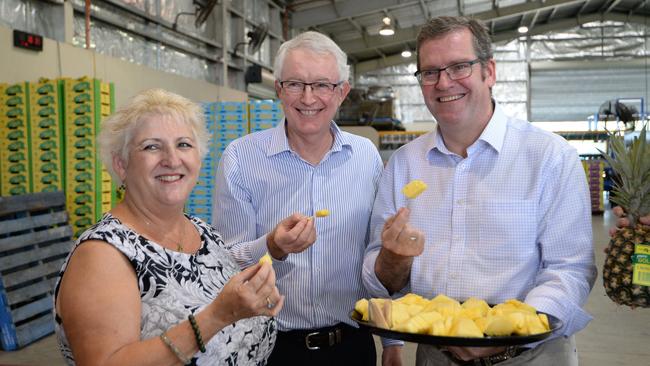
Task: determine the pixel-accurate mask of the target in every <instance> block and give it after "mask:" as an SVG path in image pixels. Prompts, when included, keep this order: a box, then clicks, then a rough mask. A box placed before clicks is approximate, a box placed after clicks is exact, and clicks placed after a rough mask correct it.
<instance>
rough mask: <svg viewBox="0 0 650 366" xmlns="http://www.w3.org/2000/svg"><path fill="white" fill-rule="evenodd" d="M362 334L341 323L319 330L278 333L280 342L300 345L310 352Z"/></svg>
mask: <svg viewBox="0 0 650 366" xmlns="http://www.w3.org/2000/svg"><path fill="white" fill-rule="evenodd" d="M359 332H360V330H359V329H357V328H355V327H352V326H350V325H347V324H345V323H339V324H336V325H334V326H331V327H325V328H318V329H300V330H290V331H288V332H281V331H280V332H278V340H283V341H289V342H293V343H297V344H300V345H301V346H303V347H305V348H307V349H308V350H318V349H321V348H328V347H333V346H336V345H337V344H340V343H341V342H343V340H344V339H346V338H347V337H353V336H354V335H355V334H358V333H359Z"/></svg>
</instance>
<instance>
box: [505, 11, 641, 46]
mask: <svg viewBox="0 0 650 366" xmlns="http://www.w3.org/2000/svg"><path fill="white" fill-rule="evenodd" d="M607 20H609V21H616V22H624V23H625V22H631V23H637V24H646V22H648V21H649V20H650V17H644V16H640V15H632V16H629V15H627V14H625V13H612V12H609V13H605V14H603V13H598V12H596V13H590V14H584V15H581V16H580V17H578V18H570V19H561V20H556V21H552V22H549V23H545V24H539V25H537V26H536V27H535V28H534V29H532V30H529V31H528V36H536V35H540V34H545V33H548V32H553V31H557V30H563V29H570V28H573V27H578V26H581V25H583V24H586V23H590V22H596V21H607ZM518 37H521V34H519V33H518V32H517V31H516V30H512V31H507V32H499V33H497V34H495V35H493V36H492V42H501V41H509V40H512V39H515V38H518Z"/></svg>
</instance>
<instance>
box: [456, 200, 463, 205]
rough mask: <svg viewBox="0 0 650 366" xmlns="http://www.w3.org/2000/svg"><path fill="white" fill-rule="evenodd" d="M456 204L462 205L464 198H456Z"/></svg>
mask: <svg viewBox="0 0 650 366" xmlns="http://www.w3.org/2000/svg"><path fill="white" fill-rule="evenodd" d="M456 204H457V205H463V204H465V200H456Z"/></svg>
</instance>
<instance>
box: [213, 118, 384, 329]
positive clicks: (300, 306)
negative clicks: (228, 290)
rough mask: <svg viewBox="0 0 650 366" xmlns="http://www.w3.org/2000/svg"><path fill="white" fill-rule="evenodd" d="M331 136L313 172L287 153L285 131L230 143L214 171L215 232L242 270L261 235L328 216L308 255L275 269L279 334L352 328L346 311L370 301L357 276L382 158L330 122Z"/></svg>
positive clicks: (261, 244)
mask: <svg viewBox="0 0 650 366" xmlns="http://www.w3.org/2000/svg"><path fill="white" fill-rule="evenodd" d="M331 131H332V133H333V135H334V143H333V146H332V148H331V149H330V151H329V152H327V154H326V155H325V156H324V157H323V160H322V161H321V162H320V163H319V164H318V165H316V166H313V165H311V164H309V163H307V162H306V161H305V160H303V159H302V158H301V157H300V156H299V155H298V154H297V153H295V152H294V151H292V150H291V148H290V147H289V143H288V140H287V137H286V132H285V126H284V124H280V125H279V126H277V127H275V128H272V129H269V130H265V131H261V132H257V133H253V134H250V135H247V136H244V137H242V138H240V139H237V140H235V141H233V142H232V143H231V144H230V145H228V147H227V148H226V151H225V152H224V154H223V156H222V158H221V161H220V163H219V170H218V173H217V178H216V181H215V185H216V188H215V199H214V200H213V207H214V211H213V225H214V226H215V227H216V228H217V231H219V232H220V233H221V234H222V235H223V238H224V240H225V242H226V244H227V245H229V246H230V247H231V251H232V253H233V255H234V257H235V258H236V260H237V261H238V262H239V264H240V265H241V266H242V267H248V266H250V265H253V264H255V263H256V262H257V261H258V260H259V258H260V257H262V256H263V255H264V254H265V253H266V251H267V246H266V234H267V233H269V232H270V231H271V230H273V228H274V227H275V226H276V225H277V224H278V223H279V222H280V221H281V220H283V219H284V218H286V217H287V216H290V215H291V214H292V213H294V212H299V213H302V214H304V215H312V216H313V215H314V214H315V212H316V211H317V210H320V209H328V210H329V211H330V215H329V216H327V217H324V218H318V219H316V230H317V234H316V235H317V238H316V242H315V243H314V244H313V245H312V246H311V247H310V248H308V249H307V250H305V251H303V252H301V253H297V254H290V255H289V256H288V257H287V259H286V260H285V261H275V260H274V261H273V267H274V269H275V272H276V275H277V286H278V289H279V290H280V293H281V294H283V295H286V298H285V303H284V308H283V309H282V310H281V311H280V314H279V315H278V317H277V318H278V325H279V329H280V330H281V331H287V330H294V329H313V328H321V327H325V326H330V325H333V324H336V323H339V322H345V323H348V324H352V325H354V322H353V321H351V320H350V318H349V314H350V311H351V310H352V309H353V308H354V303H355V302H356V301H357V300H358V299H359V298H362V297H367V296H368V295H367V291H366V290H365V288H364V287H363V283H362V280H361V268H362V264H363V254H364V250H365V248H366V245H367V242H368V224H369V222H370V212H371V209H372V204H373V202H374V199H375V191H376V188H377V184H378V182H379V177H380V175H381V170H382V163H381V158H380V157H379V152H378V151H377V148H376V147H375V146H374V145H373V144H372V143H371V142H370V140H368V139H366V138H363V137H360V136H356V135H352V134H349V133H347V132H343V131H341V130H340V129H339V128H338V127H337V126H336V124H335V123H334V122H332V124H331Z"/></svg>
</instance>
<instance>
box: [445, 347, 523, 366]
mask: <svg viewBox="0 0 650 366" xmlns="http://www.w3.org/2000/svg"><path fill="white" fill-rule="evenodd" d="M529 349H530V348H524V347H508V348H507V349H506V350H505V351H503V352H501V353H497V354H495V355H492V356H487V357H482V358H477V359H475V360H471V361H463V360H459V359H457V358H456V357H454V355H452V354H451V353H449V352H448V351H443V352H442V353H444V354H445V355H446V356H447V357H449V358H450V359H451V360H452V361H454V363H456V364H457V365H459V366H491V365H496V364H498V363H501V362H503V361H506V360H509V359H511V358H515V357H517V356H519V355H520V354H522V353H524V352H525V351H528V350H529Z"/></svg>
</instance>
